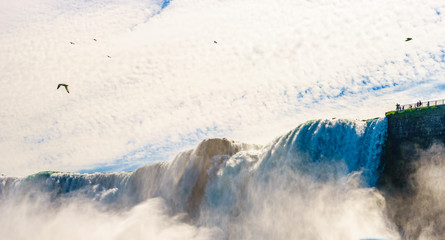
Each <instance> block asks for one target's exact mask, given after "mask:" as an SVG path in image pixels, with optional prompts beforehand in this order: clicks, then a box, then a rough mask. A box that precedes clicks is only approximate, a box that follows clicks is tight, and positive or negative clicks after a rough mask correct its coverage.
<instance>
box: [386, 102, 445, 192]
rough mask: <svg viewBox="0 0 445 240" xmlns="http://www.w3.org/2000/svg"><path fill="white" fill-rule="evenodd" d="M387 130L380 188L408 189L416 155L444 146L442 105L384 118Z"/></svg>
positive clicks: (444, 116)
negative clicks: (435, 146) (437, 146)
mask: <svg viewBox="0 0 445 240" xmlns="http://www.w3.org/2000/svg"><path fill="white" fill-rule="evenodd" d="M387 119H388V131H387V134H388V136H387V140H386V145H385V148H384V154H383V159H382V163H383V164H384V165H383V172H382V174H381V176H380V179H379V184H378V185H379V186H380V187H382V188H384V189H388V188H391V190H392V191H396V190H403V191H406V190H409V186H408V185H407V182H406V180H407V179H408V178H407V177H408V176H409V175H410V174H411V173H413V171H414V170H415V168H416V161H417V160H418V159H419V154H420V153H421V152H423V151H425V150H427V149H428V148H430V147H431V146H432V145H433V144H434V143H439V144H440V143H442V144H444V143H445V106H436V107H431V108H424V109H413V110H412V111H402V112H400V113H395V114H391V115H387Z"/></svg>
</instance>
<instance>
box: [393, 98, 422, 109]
mask: <svg viewBox="0 0 445 240" xmlns="http://www.w3.org/2000/svg"><path fill="white" fill-rule="evenodd" d="M413 106H414V104H410V105H409V109H411V108H413ZM429 106H430V102H428V103H427V107H429ZM418 107H422V101H420V100H419V101H418V102H417V103H416V108H418ZM402 110H405V106H401V105H400V104H398V103H397V104H396V111H402Z"/></svg>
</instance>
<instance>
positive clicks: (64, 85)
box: [57, 83, 70, 93]
mask: <svg viewBox="0 0 445 240" xmlns="http://www.w3.org/2000/svg"><path fill="white" fill-rule="evenodd" d="M60 86H63V87H65V89H66V91H67V92H68V93H70V90H68V84H64V83H59V85H57V89H59V87H60Z"/></svg>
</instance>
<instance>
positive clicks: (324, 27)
mask: <svg viewBox="0 0 445 240" xmlns="http://www.w3.org/2000/svg"><path fill="white" fill-rule="evenodd" d="M28 4H32V6H34V8H30V7H24V6H28ZM161 4H162V3H161V2H159V1H148V2H146V1H137V0H126V1H117V0H115V1H111V0H110V1H105V0H96V1H85V2H78V1H64V2H60V1H52V0H45V1H43V0H39V1H38V2H35V1H29V2H27V1H26V0H22V1H19V2H15V3H1V5H0V6H1V8H0V9H2V13H7V14H5V15H2V14H0V16H2V18H1V21H0V26H1V27H2V28H1V29H2V30H0V83H1V85H2V87H1V89H0V126H2V127H1V132H0V165H1V166H2V167H1V168H0V172H3V173H6V174H7V175H24V174H29V173H32V172H36V171H39V170H47V169H53V170H63V171H76V170H79V169H85V168H88V167H93V166H97V165H98V164H99V165H100V164H104V163H107V162H110V161H113V160H116V159H119V158H120V157H121V156H124V155H126V154H129V153H131V152H134V151H138V150H140V149H144V146H150V145H156V146H163V145H169V144H171V145H175V144H176V145H175V146H177V144H178V141H180V140H181V139H184V138H188V139H189V141H192V142H193V141H198V140H200V139H198V138H201V137H205V136H208V137H215V136H226V137H230V138H235V139H238V140H244V141H250V142H262V143H263V142H264V141H269V140H271V138H272V137H273V136H276V135H279V134H281V133H283V132H285V131H287V130H289V129H290V128H293V127H295V126H296V125H298V124H299V123H301V122H303V121H305V120H308V119H313V118H330V117H340V118H371V117H376V116H382V115H383V113H384V112H385V111H387V110H390V109H393V108H394V105H395V103H396V102H401V103H405V102H413V101H417V99H425V100H426V99H433V98H442V96H441V95H440V90H437V86H438V85H440V84H443V80H442V79H443V77H444V75H445V74H444V73H443V72H444V71H443V69H444V60H443V58H444V57H443V55H444V54H445V53H444V52H443V49H444V46H445V42H444V40H443V39H444V38H443V36H445V26H444V25H445V24H444V22H443V20H442V15H443V13H444V12H445V5H444V4H441V3H439V2H438V1H432V0H431V1H426V2H424V1H423V2H419V1H392V2H387V1H372V2H369V1H338V2H335V3H330V2H325V1H294V0H279V1H269V0H261V1H253V0H244V1H232V0H226V1H214V0H210V1H196V0H175V1H172V2H171V3H170V5H169V6H168V7H167V8H165V9H164V10H162V11H161V12H160V13H159V14H157V13H158V12H159V11H160V6H161ZM406 37H413V40H412V41H410V42H404V39H405V38H406ZM93 38H96V39H97V42H96V41H93ZM70 41H72V42H75V44H74V45H71V44H69V42H70ZM213 41H217V43H216V44H215V43H214V42H213ZM108 55H109V56H110V57H111V58H108V57H107V56H108ZM60 82H64V83H67V84H69V85H70V86H69V88H70V94H67V93H66V92H64V91H63V89H59V90H58V91H57V90H56V89H55V88H56V86H57V84H58V83H60ZM61 90H62V91H61ZM215 129H216V130H215ZM187 136H188V137H187ZM182 144H183V145H182V146H184V145H187V144H190V143H187V142H186V143H182ZM179 147H180V146H178V147H177V148H179ZM147 155H149V154H147ZM148 161H149V160H147V162H148Z"/></svg>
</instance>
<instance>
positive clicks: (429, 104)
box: [385, 99, 445, 115]
mask: <svg viewBox="0 0 445 240" xmlns="http://www.w3.org/2000/svg"><path fill="white" fill-rule="evenodd" d="M437 106H445V99H440V100H433V101H425V102H422V101H420V100H419V101H418V102H417V103H411V104H404V105H401V104H398V103H397V104H396V110H395V111H389V112H387V113H386V114H385V115H391V114H395V113H398V112H406V111H409V110H411V111H412V110H419V109H428V108H432V107H434V108H436V107H437ZM441 108H442V107H441Z"/></svg>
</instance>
